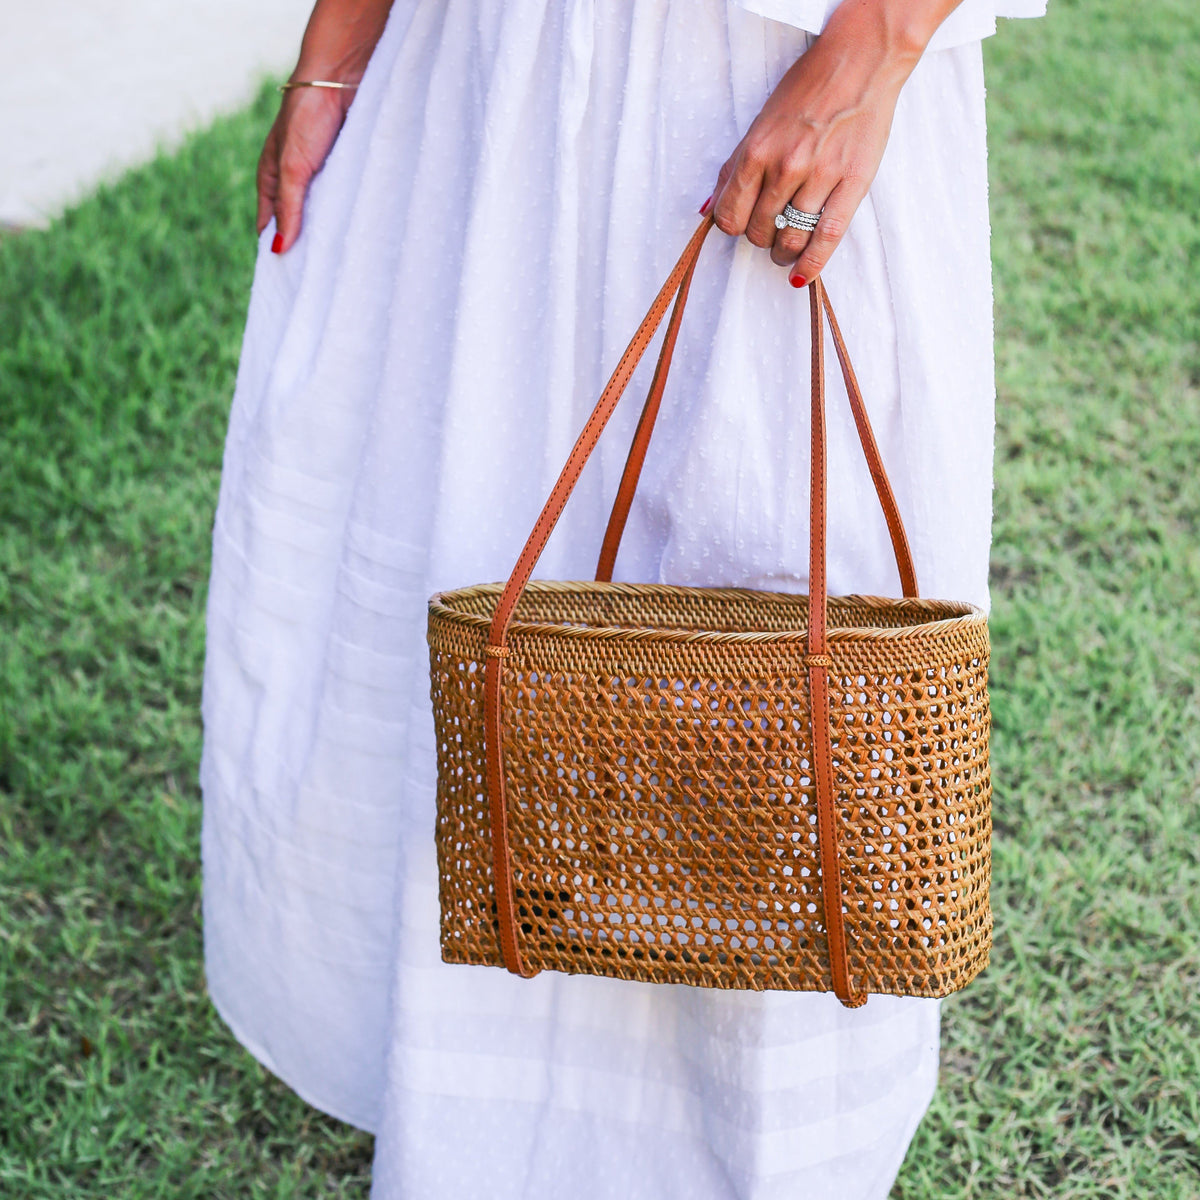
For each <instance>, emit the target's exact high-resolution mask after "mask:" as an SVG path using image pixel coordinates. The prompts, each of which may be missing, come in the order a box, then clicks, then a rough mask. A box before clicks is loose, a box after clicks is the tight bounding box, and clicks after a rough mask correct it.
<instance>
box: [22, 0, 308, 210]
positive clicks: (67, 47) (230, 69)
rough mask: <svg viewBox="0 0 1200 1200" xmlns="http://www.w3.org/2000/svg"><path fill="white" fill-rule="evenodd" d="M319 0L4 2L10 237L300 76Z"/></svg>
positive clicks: (55, 0)
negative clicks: (276, 82)
mask: <svg viewBox="0 0 1200 1200" xmlns="http://www.w3.org/2000/svg"><path fill="white" fill-rule="evenodd" d="M311 8H312V0H168V2H164V0H53V2H49V3H47V2H43V3H41V4H24V3H21V4H19V3H17V2H16V0H5V2H3V12H2V13H0V46H2V47H3V49H4V59H5V68H4V70H3V71H2V72H0V226H10V227H11V226H17V227H20V226H27V225H40V224H44V223H45V222H46V221H47V220H48V219H50V218H52V217H53V216H55V215H56V214H57V213H58V212H60V211H61V210H62V209H63V207H65V206H66V205H67V204H69V203H70V202H71V201H72V200H75V199H77V198H79V197H80V196H82V195H84V194H85V193H86V192H87V191H88V190H89V189H90V188H92V187H93V186H94V185H95V184H96V183H97V182H98V181H99V180H101V179H104V178H108V177H111V176H113V175H116V174H119V173H120V172H121V171H122V170H123V169H124V168H126V167H129V166H132V165H133V164H135V163H138V162H142V161H144V160H145V159H147V158H149V157H150V156H151V155H153V154H154V152H155V150H156V148H157V147H158V146H160V145H161V146H166V147H169V146H171V145H173V144H174V143H176V142H177V141H178V140H179V139H180V138H181V137H182V135H183V134H184V133H186V132H187V131H188V130H190V129H194V128H197V127H198V126H202V125H204V124H206V123H207V122H208V121H210V120H211V119H212V118H213V117H215V116H216V115H217V114H219V113H223V112H228V111H231V110H232V109H235V108H237V107H238V106H240V105H242V104H244V103H246V102H247V101H249V100H250V99H251V98H252V97H253V95H254V94H255V91H256V90H257V88H258V86H259V84H260V83H261V81H262V79H263V78H264V77H265V76H266V75H268V74H276V73H278V74H285V73H286V72H288V71H289V70H291V67H292V64H293V63H294V62H295V59H296V53H297V51H298V49H299V46H300V36H301V34H302V33H303V31H304V23H305V21H306V20H307V18H308V13H309V11H310V10H311Z"/></svg>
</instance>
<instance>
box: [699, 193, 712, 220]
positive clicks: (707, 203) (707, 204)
mask: <svg viewBox="0 0 1200 1200" xmlns="http://www.w3.org/2000/svg"><path fill="white" fill-rule="evenodd" d="M712 201H713V198H712V196H709V198H708V199H707V200H705V202H704V203H703V204H702V205H700V215H701V216H704V214H705V213H706V212H708V210H709V209H710V208H711V207H712Z"/></svg>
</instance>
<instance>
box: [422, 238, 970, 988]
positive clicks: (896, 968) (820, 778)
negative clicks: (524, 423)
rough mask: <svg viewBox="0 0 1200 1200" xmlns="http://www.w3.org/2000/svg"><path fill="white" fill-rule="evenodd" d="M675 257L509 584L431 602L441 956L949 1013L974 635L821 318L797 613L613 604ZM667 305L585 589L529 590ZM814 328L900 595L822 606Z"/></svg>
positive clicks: (782, 605) (821, 311) (710, 600)
mask: <svg viewBox="0 0 1200 1200" xmlns="http://www.w3.org/2000/svg"><path fill="white" fill-rule="evenodd" d="M711 226H712V218H711V215H710V216H709V217H706V218H705V220H704V221H703V222H702V224H701V225H700V227H699V228H698V229H697V230H696V232H695V233H694V234H693V235H692V238H691V240H690V241H689V242H688V245H687V248H686V249H685V250H684V252H683V254H682V256H681V257H680V259H679V261H678V263H676V265H675V268H674V270H672V272H671V275H670V277H669V278H668V279H667V281H666V283H665V284H664V285H663V288H662V290H661V291H660V292H659V294H658V296H657V298H656V299H655V301H654V304H653V305H652V306H651V309H650V312H649V313H648V314H647V315H646V318H645V320H644V321H643V322H642V325H641V327H640V328H639V329H638V331H637V333H636V335H635V336H634V338H633V341H632V342H631V343H630V345H629V347H628V349H627V350H626V351H625V353H624V355H623V356H622V358H621V361H620V363H619V364H618V365H617V368H616V370H615V372H614V373H613V376H612V378H611V379H610V380H609V381H608V384H607V385H606V387H605V388H604V391H603V393H602V395H601V396H600V399H599V401H598V403H597V404H596V408H595V410H594V411H593V413H592V415H591V417H590V418H589V420H588V422H587V425H586V426H585V428H584V430H583V432H582V434H581V435H580V437H579V440H578V441H577V442H576V444H575V446H574V449H573V450H572V451H571V455H570V458H569V459H568V461H567V463H566V466H565V467H564V468H563V472H562V474H561V476H560V477H559V479H558V482H557V483H556V484H555V486H554V490H553V492H552V493H551V495H550V498H549V500H548V501H547V503H546V506H545V508H544V509H543V510H542V513H541V516H540V517H539V518H538V521H537V524H536V525H535V526H534V529H533V532H532V533H531V534H530V536H529V540H528V541H527V542H526V544H525V548H524V550H523V551H522V552H521V555H520V558H519V559H518V561H517V564H516V566H515V568H514V569H513V572H512V575H511V576H510V577H509V579H508V582H507V583H506V584H503V585H501V584H499V583H488V584H481V585H479V586H475V587H467V588H460V589H458V590H455V591H448V592H441V593H439V594H437V595H435V596H433V597H432V598H431V600H430V602H429V626H428V640H429V649H430V668H431V672H430V682H431V692H432V697H433V712H434V721H435V729H436V736H437V754H438V791H437V826H436V836H437V853H438V870H439V895H440V904H441V946H442V958H443V959H444V960H445V961H448V962H455V963H486V964H493V965H497V966H505V967H507V968H508V969H509V970H510V971H513V972H516V973H518V974H521V975H526V976H528V975H533V974H536V973H537V972H538V971H540V970H556V971H566V972H573V973H587V974H594V975H610V976H617V977H620V978H624V979H641V980H650V981H658V982H675V983H690V984H698V985H703V986H708V987H728V988H752V989H763V988H779V989H788V990H818V991H829V990H832V991H834V992H835V993H836V994H837V996H838V997H839V999H840V1000H841V1001H842V1002H843V1003H844V1004H847V1005H857V1004H861V1003H862V1002H863V1001H864V1000H865V999H866V996H867V994H868V993H870V992H890V993H893V994H899V995H916V996H942V995H945V994H947V993H949V992H952V991H955V990H956V989H958V988H960V987H962V986H963V985H964V984H966V983H967V982H968V981H969V980H971V979H972V978H973V977H974V976H975V975H976V974H977V973H978V972H979V971H980V970H981V969H982V968H983V967H984V966H985V965H986V963H987V958H988V950H989V946H990V941H991V925H992V921H991V910H990V908H989V904H988V886H989V880H990V867H991V857H990V851H991V778H990V773H989V763H988V734H989V707H988V692H987V670H988V651H989V642H988V627H987V618H986V615H985V613H984V612H983V611H982V610H981V609H979V608H976V607H974V606H972V605H970V604H965V603H956V602H954V601H945V600H927V599H920V598H918V594H917V582H916V577H915V574H914V570H913V563H912V556H911V553H910V551H909V547H908V540H907V536H906V534H905V531H904V527H903V524H902V522H901V520H900V515H899V511H898V509H897V507H896V503H895V500H894V497H893V495H892V490H891V485H890V484H889V482H888V478H887V474H886V472H885V471H884V469H883V465H882V463H881V462H880V459H879V452H878V448H877V446H876V444H875V439H874V435H873V433H872V431H871V427H870V423H869V422H868V420H867V414H866V410H865V408H864V406H863V403H862V397H861V395H860V393H859V390H858V385H857V383H856V381H855V378H854V373H853V370H852V368H851V366H850V362H849V358H848V356H847V353H846V347H845V344H844V342H843V340H842V337H841V334H840V332H839V330H838V328H837V323H836V319H835V318H834V315H833V310H832V308H831V307H830V304H829V299H828V296H827V294H826V292H825V290H824V288H823V286H822V284H821V281H820V280H819V279H818V280H815V281H814V282H813V283H812V284H811V285H810V286H809V296H810V301H811V306H812V493H811V494H812V506H811V523H810V532H811V548H812V550H811V561H810V588H811V594H810V595H809V596H802V595H795V594H787V593H772V592H762V591H756V590H752V589H739V588H712V587H681V586H669V585H662V584H627V583H613V582H611V579H612V568H613V562H614V560H615V558H616V553H617V546H618V544H619V541H620V537H621V533H622V530H623V528H624V524H625V518H626V515H627V513H628V511H629V506H630V503H631V501H632V498H633V493H634V489H635V488H636V486H637V479H638V475H639V473H640V470H641V466H642V462H643V460H644V456H645V453H646V446H647V442H648V440H649V437H650V434H651V431H652V429H653V425H654V421H655V417H656V415H657V411H658V406H659V401H660V399H661V397H662V392H663V387H664V384H665V382H666V376H667V371H668V368H669V367H670V362H671V355H672V352H673V350H674V346H675V341H676V337H677V334H678V331H679V323H680V319H681V317H682V315H683V309H684V305H685V303H686V300H687V294H688V288H689V286H690V284H691V280H692V274H693V271H694V270H695V266H696V261H697V258H698V256H699V254H700V249H701V246H702V245H703V243H704V239H705V237H706V236H707V234H708V232H709V230H710V228H711ZM672 297H675V305H674V309H673V311H672V314H671V319H670V322H669V323H668V327H667V333H666V336H665V337H664V339H663V345H662V350H661V352H660V355H659V360H658V368H657V370H656V372H655V375H654V380H653V383H652V384H651V388H650V394H649V396H648V398H647V400H646V404H645V408H644V409H643V412H642V417H641V420H640V422H639V424H638V427H637V433H636V435H635V438H634V443H633V447H632V449H631V451H630V454H629V458H628V462H627V464H626V467H625V473H624V476H623V477H622V480H621V484H620V487H619V489H618V493H617V499H616V503H615V505H614V508H613V513H612V516H611V518H610V521H609V525H608V530H607V533H606V536H605V539H604V544H603V548H602V550H601V555H600V563H599V567H598V569H597V572H596V579H595V581H594V582H592V581H585V582H549V581H534V582H531V581H530V577H531V575H532V573H533V570H534V567H535V566H536V564H537V561H538V557H539V555H540V554H541V551H542V548H543V547H544V546H545V544H546V540H547V538H548V537H549V536H550V532H551V530H552V529H553V528H554V525H555V522H556V521H557V519H558V516H559V513H560V512H561V511H562V508H563V505H564V504H565V503H566V501H567V498H568V497H569V496H570V493H571V490H572V488H573V486H574V484H575V481H576V479H577V478H578V477H579V473H580V471H581V470H582V468H583V465H584V463H585V462H586V461H587V459H588V456H589V455H590V453H591V452H592V450H593V448H594V447H595V445H596V442H597V439H598V438H599V436H600V434H601V432H602V431H603V429H604V426H605V423H606V422H607V421H608V418H609V416H610V415H611V414H612V411H613V409H614V408H615V407H616V404H617V402H618V401H619V400H620V398H621V395H622V393H623V392H624V390H625V387H626V385H627V384H628V382H629V378H630V376H631V374H632V373H633V370H634V368H635V367H636V365H637V363H638V361H639V359H640V358H641V356H642V354H643V352H644V351H645V349H646V345H647V343H648V342H649V341H650V339H651V338H652V337H653V336H654V333H655V331H656V329H657V328H658V326H659V323H660V322H661V320H662V318H663V316H664V314H665V312H666V309H667V308H668V306H669V305H670V303H671V299H672ZM825 316H827V317H828V320H829V324H830V328H831V333H832V336H833V341H834V346H835V348H836V350H837V354H838V358H839V360H840V363H841V367H842V373H843V376H844V378H845V381H846V388H847V391H848V393H849V396H850V401H851V404H852V406H853V410H854V417H855V421H856V424H857V427H858V432H859V436H860V439H861V441H862V445H863V450H864V452H865V454H866V456H867V461H868V463H869V465H870V469H871V474H872V477H873V479H874V481H875V486H876V490H877V492H878V495H879V500H880V504H881V506H882V508H883V512H884V515H885V518H886V520H887V523H888V527H889V529H890V532H891V538H892V544H893V547H894V549H895V554H896V562H897V566H898V568H899V572H900V580H901V586H902V588H903V592H904V597H903V598H902V599H887V598H882V597H877V596H863V595H849V596H827V595H826V584H825V534H826V517H825V375H824V349H823V347H824V329H823V325H824V317H825Z"/></svg>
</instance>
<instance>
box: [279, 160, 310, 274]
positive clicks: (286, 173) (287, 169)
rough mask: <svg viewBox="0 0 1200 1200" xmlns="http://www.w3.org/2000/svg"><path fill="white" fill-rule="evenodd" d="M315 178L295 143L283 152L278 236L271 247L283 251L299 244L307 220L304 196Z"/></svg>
mask: <svg viewBox="0 0 1200 1200" xmlns="http://www.w3.org/2000/svg"><path fill="white" fill-rule="evenodd" d="M312 177H313V171H312V168H311V167H309V165H308V163H307V161H306V160H305V158H304V156H303V155H302V154H300V153H298V152H297V150H296V149H295V147H294V146H293V145H291V144H285V145H284V147H283V151H282V152H281V153H280V155H279V190H278V191H277V192H276V195H275V229H276V234H277V235H276V238H275V241H274V243H273V244H272V246H271V249H272V250H274V251H275V253H276V254H283V253H284V252H285V251H287V250H290V249H291V248H292V246H293V245H295V242H296V239H297V238H298V237H299V236H300V226H301V223H302V222H303V219H304V195H305V193H306V192H307V191H308V182H309V180H310V179H311V178H312Z"/></svg>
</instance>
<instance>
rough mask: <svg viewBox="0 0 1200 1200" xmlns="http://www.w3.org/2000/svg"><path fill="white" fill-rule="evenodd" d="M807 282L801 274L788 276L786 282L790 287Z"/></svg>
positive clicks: (800, 285)
mask: <svg viewBox="0 0 1200 1200" xmlns="http://www.w3.org/2000/svg"><path fill="white" fill-rule="evenodd" d="M807 282H808V280H807V279H805V278H804V276H803V275H789V276H788V283H790V284H791V285H792V287H803V286H804V285H805V284H806V283H807Z"/></svg>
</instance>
